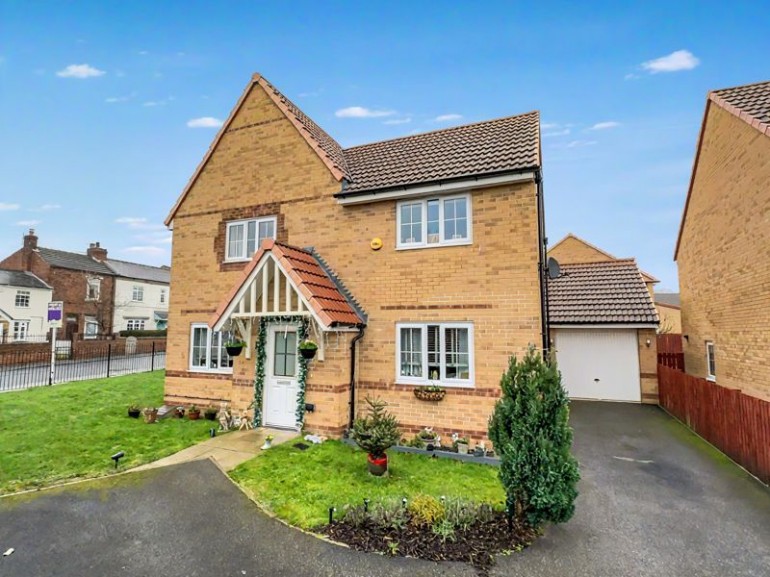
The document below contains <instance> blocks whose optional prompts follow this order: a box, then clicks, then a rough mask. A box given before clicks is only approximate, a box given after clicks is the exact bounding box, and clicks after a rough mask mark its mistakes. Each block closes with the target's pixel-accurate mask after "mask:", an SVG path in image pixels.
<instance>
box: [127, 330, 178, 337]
mask: <svg viewBox="0 0 770 577" xmlns="http://www.w3.org/2000/svg"><path fill="white" fill-rule="evenodd" d="M118 334H119V335H120V336H121V337H165V336H166V329H163V330H159V331H152V330H144V331H120V332H119V333H118Z"/></svg>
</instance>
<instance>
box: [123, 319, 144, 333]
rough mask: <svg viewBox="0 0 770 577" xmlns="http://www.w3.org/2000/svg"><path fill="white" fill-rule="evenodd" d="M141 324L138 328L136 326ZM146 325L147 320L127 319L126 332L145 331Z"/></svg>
mask: <svg viewBox="0 0 770 577" xmlns="http://www.w3.org/2000/svg"><path fill="white" fill-rule="evenodd" d="M137 323H138V324H139V326H138V327H136V326H134V325H136V324H137ZM144 323H145V319H126V330H127V331H143V330H144Z"/></svg>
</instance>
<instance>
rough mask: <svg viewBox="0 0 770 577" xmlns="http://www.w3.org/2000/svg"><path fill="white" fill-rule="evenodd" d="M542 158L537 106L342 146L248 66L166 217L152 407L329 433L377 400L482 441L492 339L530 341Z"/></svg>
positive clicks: (492, 394)
mask: <svg viewBox="0 0 770 577" xmlns="http://www.w3.org/2000/svg"><path fill="white" fill-rule="evenodd" d="M540 174H541V157H540V130H539V115H538V113H537V112H531V113H527V114H522V115H518V116H512V117H508V118H502V119H498V120H492V121H487V122H479V123H476V124H472V125H467V126H459V127H455V128H449V129H445V130H438V131H435V132H429V133H424V134H419V135H415V136H409V137H405V138H398V139H394V140H388V141H384V142H377V143H374V144H365V145H361V146H354V147H350V148H342V147H341V146H340V145H339V144H338V143H337V142H336V141H335V140H334V139H333V138H332V137H331V136H329V135H328V134H327V133H326V132H324V131H323V130H322V129H321V128H320V127H319V126H318V125H317V124H316V123H315V122H314V121H313V120H311V119H310V118H309V117H308V116H307V115H306V114H304V113H303V112H302V111H301V110H300V109H299V108H298V107H297V106H296V105H295V104H293V103H292V102H291V101H290V100H288V99H287V98H286V97H285V96H284V95H282V94H281V93H280V92H279V91H278V90H277V89H276V88H275V87H274V86H272V85H271V84H270V83H269V82H268V81H267V80H266V79H265V78H264V77H262V76H260V75H255V76H254V77H253V78H252V80H251V81H250V82H249V83H248V85H247V86H246V88H245V90H244V92H243V94H242V95H241V97H240V99H239V100H238V102H237V104H236V105H235V108H234V109H233V111H232V112H231V113H230V115H229V117H228V119H227V120H226V122H225V123H224V125H223V126H222V127H221V129H220V130H219V132H218V134H217V135H216V137H215V139H214V141H213V143H212V144H211V146H210V148H209V150H208V152H207V153H206V155H205V156H204V158H203V160H202V161H201V163H200V165H199V166H198V168H197V170H196V171H195V173H194V174H193V175H192V178H191V179H190V181H189V183H188V185H187V186H186V188H185V189H184V191H183V192H182V194H181V196H180V198H179V200H178V201H177V203H176V204H175V206H174V207H173V209H172V210H171V212H170V214H169V216H168V219H167V221H166V223H167V225H169V226H171V227H173V231H174V242H173V249H172V268H173V270H174V275H173V278H172V295H171V303H170V308H169V321H170V322H169V339H168V351H167V359H166V363H167V364H166V367H167V371H166V382H165V401H166V403H169V404H180V403H182V404H190V403H196V404H199V405H215V406H218V404H219V403H220V402H228V403H231V406H232V407H233V408H234V409H235V410H244V409H246V408H247V407H249V406H250V405H252V403H253V406H254V407H255V409H256V415H255V417H256V420H257V421H258V422H259V423H262V424H266V425H270V426H278V427H289V428H296V427H298V426H304V427H305V428H306V429H308V430H310V431H314V432H318V433H324V434H328V435H334V436H338V435H340V434H341V433H342V432H343V431H344V430H345V429H347V428H348V426H349V423H350V421H351V419H352V418H353V417H354V415H355V414H356V413H357V412H359V411H360V410H361V409H362V408H363V406H364V399H365V398H366V397H380V398H382V399H384V400H386V401H387V402H388V403H389V410H390V411H392V412H393V413H394V414H395V415H396V416H397V418H398V420H399V421H400V423H401V427H402V429H403V430H404V431H405V432H417V431H418V430H419V429H421V428H423V427H426V426H432V427H434V428H435V429H436V430H438V431H440V432H441V433H442V434H449V433H451V432H457V433H460V434H462V435H467V436H469V437H471V438H473V439H475V440H481V439H482V438H485V437H486V435H487V419H488V417H489V415H490V414H491V412H492V409H493V406H494V403H495V401H496V399H497V398H498V396H499V381H500V376H501V374H502V373H503V371H504V370H505V369H506V367H507V365H508V359H509V357H510V355H512V354H519V355H521V354H523V353H524V352H525V351H526V349H527V347H528V346H530V345H536V346H538V347H540V346H543V344H544V343H545V344H547V342H548V341H547V338H548V337H547V327H546V326H545V323H544V318H545V315H544V312H543V306H544V299H543V298H542V295H543V291H544V287H543V285H544V276H543V275H542V274H540V270H541V269H542V267H541V265H542V262H543V260H544V256H545V255H544V241H543V236H544V233H543V231H544V223H543V211H542V203H543V197H542V187H541V185H540ZM236 338H237V339H242V340H243V341H245V343H246V347H245V349H244V352H243V353H242V354H240V355H239V356H230V355H229V354H228V352H227V349H226V347H225V344H226V342H227V341H229V340H231V339H236ZM306 338H310V339H312V340H314V341H316V342H317V343H318V345H319V349H318V352H317V355H316V358H315V359H314V360H312V361H310V362H308V363H305V362H304V361H303V360H302V357H301V354H300V351H299V350H298V346H299V344H300V343H301V342H302V341H303V340H305V339H306ZM430 384H436V385H440V386H442V387H444V388H445V389H446V396H445V398H444V399H443V400H441V401H439V402H436V401H423V400H418V399H417V398H416V397H415V394H414V391H415V388H416V387H419V386H423V385H430Z"/></svg>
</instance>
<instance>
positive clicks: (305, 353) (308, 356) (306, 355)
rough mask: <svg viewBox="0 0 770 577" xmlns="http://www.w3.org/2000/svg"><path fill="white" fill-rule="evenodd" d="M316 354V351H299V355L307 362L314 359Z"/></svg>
mask: <svg viewBox="0 0 770 577" xmlns="http://www.w3.org/2000/svg"><path fill="white" fill-rule="evenodd" d="M317 352H318V349H300V350H299V354H300V355H302V358H303V359H305V360H306V361H309V360H310V359H314V358H315V354H316V353H317Z"/></svg>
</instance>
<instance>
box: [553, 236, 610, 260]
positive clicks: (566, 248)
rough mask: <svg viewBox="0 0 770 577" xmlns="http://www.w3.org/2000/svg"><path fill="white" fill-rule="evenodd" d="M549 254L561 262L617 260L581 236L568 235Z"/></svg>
mask: <svg viewBox="0 0 770 577" xmlns="http://www.w3.org/2000/svg"><path fill="white" fill-rule="evenodd" d="M548 256H549V257H553V258H555V259H556V260H557V261H559V263H561V264H574V263H583V262H607V261H611V260H615V259H614V258H612V257H611V256H609V255H606V254H604V253H603V252H601V251H598V250H596V249H595V248H594V247H592V246H589V245H587V244H586V243H584V242H583V241H582V240H580V239H579V238H575V237H572V236H570V237H567V238H565V239H564V240H563V241H562V242H560V243H558V244H556V245H554V246H553V248H551V249H550V250H549V251H548Z"/></svg>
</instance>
